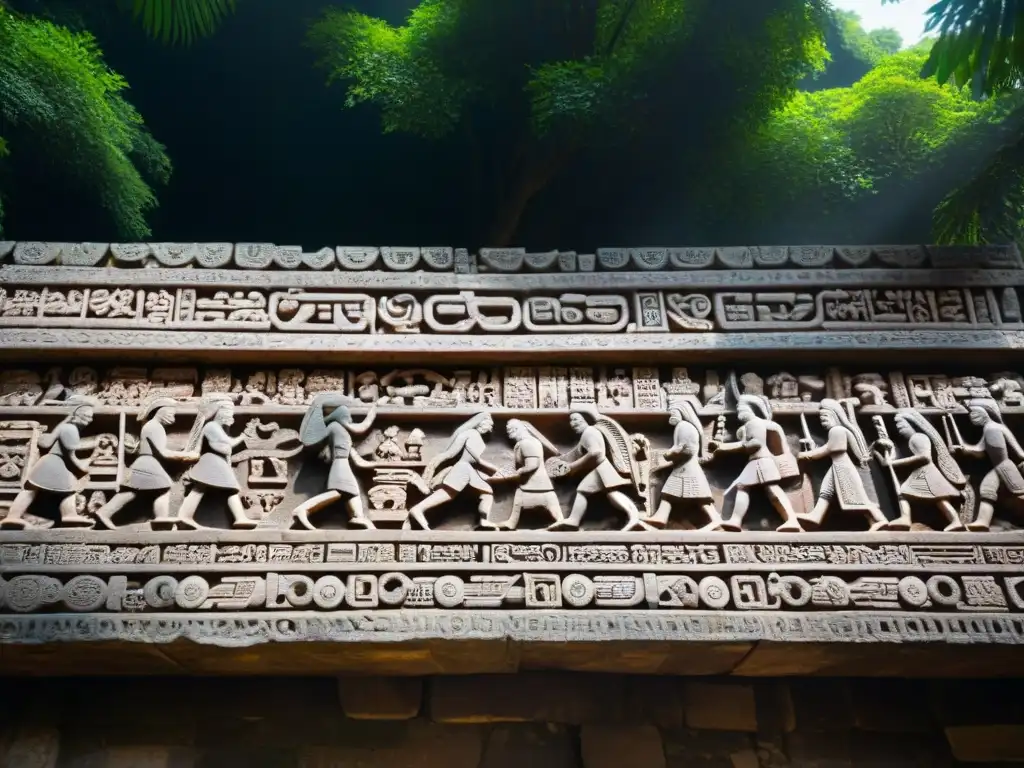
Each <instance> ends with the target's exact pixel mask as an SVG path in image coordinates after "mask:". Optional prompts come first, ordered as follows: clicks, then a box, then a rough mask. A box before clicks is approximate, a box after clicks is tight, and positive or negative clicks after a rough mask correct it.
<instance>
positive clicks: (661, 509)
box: [647, 400, 723, 531]
mask: <svg viewBox="0 0 1024 768" xmlns="http://www.w3.org/2000/svg"><path fill="white" fill-rule="evenodd" d="M669 424H671V425H672V426H673V427H674V428H675V429H674V432H673V435H672V447H671V448H669V449H668V450H667V451H665V452H664V453H662V454H661V457H662V459H664V460H665V463H664V464H662V465H661V466H660V467H658V469H661V468H665V469H671V470H672V472H671V473H670V474H669V476H668V477H667V478H666V480H665V484H664V485H663V486H662V487H661V503H660V504H659V505H658V510H657V512H655V513H654V515H652V516H651V517H650V518H648V519H647V522H648V524H650V525H652V526H655V527H659V528H660V527H663V526H665V525H666V524H668V519H669V515H670V514H671V513H672V507H673V505H674V504H678V503H681V502H685V503H689V504H698V505H700V507H701V509H702V510H703V511H704V513H705V514H706V515H707V516H708V520H709V522H708V524H707V525H705V526H704V530H712V531H713V530H720V529H721V528H722V525H723V520H722V516H721V514H719V512H718V508H717V507H715V502H714V496H713V495H712V493H711V486H710V484H709V483H708V478H707V476H706V475H705V474H704V468H703V465H704V464H706V463H707V462H708V461H710V460H711V454H710V453H709V452H708V440H707V436H706V434H705V433H704V427H703V425H702V424H701V423H700V419H699V418H698V417H697V413H696V412H695V411H694V409H693V406H692V405H691V404H690V403H689V402H687V401H685V400H683V401H681V402H679V403H678V404H676V405H674V406H672V407H671V409H670V416H669Z"/></svg>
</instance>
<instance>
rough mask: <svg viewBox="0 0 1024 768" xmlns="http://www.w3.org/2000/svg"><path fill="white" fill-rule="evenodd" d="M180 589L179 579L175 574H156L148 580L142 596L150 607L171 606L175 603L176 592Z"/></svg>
mask: <svg viewBox="0 0 1024 768" xmlns="http://www.w3.org/2000/svg"><path fill="white" fill-rule="evenodd" d="M177 591H178V580H177V579H176V578H174V577H173V576H156V577H154V578H152V579H150V580H149V581H147V582H146V586H145V587H143V588H142V596H143V597H144V598H145V600H146V605H148V606H149V607H150V608H170V607H171V606H172V605H174V593H175V592H177Z"/></svg>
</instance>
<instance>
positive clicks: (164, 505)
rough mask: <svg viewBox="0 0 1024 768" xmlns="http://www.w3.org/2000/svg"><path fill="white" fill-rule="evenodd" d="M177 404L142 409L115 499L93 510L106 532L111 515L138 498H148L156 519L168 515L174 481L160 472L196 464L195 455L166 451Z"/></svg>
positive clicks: (163, 400)
mask: <svg viewBox="0 0 1024 768" xmlns="http://www.w3.org/2000/svg"><path fill="white" fill-rule="evenodd" d="M176 407H177V403H175V402H174V400H172V399H171V398H169V397H157V398H154V399H152V400H150V401H149V402H148V403H146V404H144V405H143V406H142V410H140V411H139V415H138V420H139V421H140V422H142V429H141V430H140V431H139V442H138V447H137V448H136V449H135V450H136V452H137V453H138V458H137V459H135V460H134V461H133V462H132V464H131V466H130V467H128V473H127V474H126V475H125V478H124V481H123V482H122V483H121V488H120V489H119V491H118V493H117V495H115V496H114V498H112V499H111V500H110V501H108V502H107V503H106V504H104V505H103V506H102V507H100V508H99V509H98V510H96V517H97V518H98V519H99V521H100V522H101V523H102V524H103V525H105V526H106V527H107V528H110V529H114V528H117V524H116V523H115V522H114V519H113V518H114V515H115V514H117V513H118V512H119V511H121V510H122V509H123V508H124V507H125V506H126V505H128V504H129V503H131V502H132V501H134V500H135V499H136V498H137V497H138V496H140V495H142V496H146V497H149V498H150V499H151V501H152V512H153V516H154V517H156V518H166V517H168V516H169V515H170V499H171V487H172V486H173V485H174V481H173V480H171V476H170V475H169V474H168V473H167V470H166V469H165V468H164V462H167V461H198V460H199V454H198V453H186V452H185V451H172V450H171V449H170V448H168V447H167V427H168V426H170V425H171V424H173V423H174V419H175V416H176V415H177V411H176V410H175V409H176Z"/></svg>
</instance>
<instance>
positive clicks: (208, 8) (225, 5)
mask: <svg viewBox="0 0 1024 768" xmlns="http://www.w3.org/2000/svg"><path fill="white" fill-rule="evenodd" d="M120 2H121V3H122V4H123V5H129V6H130V8H131V11H132V15H133V16H134V17H135V19H136V21H138V22H140V23H141V24H142V28H143V29H145V30H146V32H147V33H148V34H149V35H150V36H152V37H154V38H156V39H158V40H161V41H163V42H164V43H172V44H173V43H180V44H182V45H188V44H190V43H192V42H193V41H195V40H196V39H197V38H200V37H206V36H208V35H210V34H212V33H213V32H214V31H215V30H216V29H217V28H218V27H219V26H220V25H221V23H222V22H223V21H224V19H226V18H227V17H228V16H229V15H231V14H232V13H234V11H235V7H236V4H237V0H120Z"/></svg>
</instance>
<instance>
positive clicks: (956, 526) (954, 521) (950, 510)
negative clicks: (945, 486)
mask: <svg viewBox="0 0 1024 768" xmlns="http://www.w3.org/2000/svg"><path fill="white" fill-rule="evenodd" d="M939 509H940V510H941V511H942V514H944V515H945V516H946V519H947V520H949V525H947V526H946V527H945V528H943V529H942V530H944V531H950V532H951V533H955V532H960V531H966V530H967V526H965V525H964V523H963V520H961V519H960V515H959V514H958V513H957V511H956V507H954V506H953V504H952V503H951V502H949V501H948V500H946V499H943V500H942V501H940V502H939Z"/></svg>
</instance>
